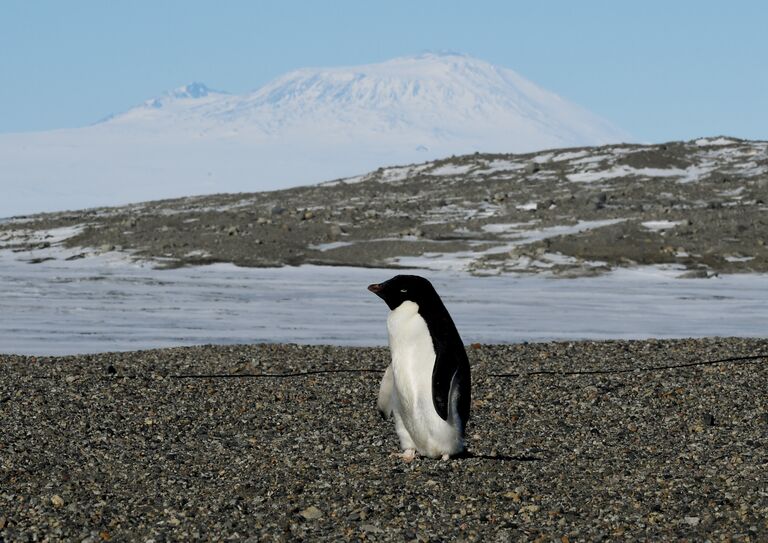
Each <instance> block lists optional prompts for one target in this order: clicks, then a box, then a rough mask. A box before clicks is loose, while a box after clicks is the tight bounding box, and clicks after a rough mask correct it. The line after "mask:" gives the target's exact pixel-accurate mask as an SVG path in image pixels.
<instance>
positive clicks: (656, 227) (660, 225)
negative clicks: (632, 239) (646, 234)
mask: <svg viewBox="0 0 768 543" xmlns="http://www.w3.org/2000/svg"><path fill="white" fill-rule="evenodd" d="M684 223H685V221H645V222H643V223H640V224H642V225H643V226H644V227H645V228H647V229H648V230H650V231H652V232H660V231H662V230H669V229H670V228H675V227H676V226H679V225H681V224H684Z"/></svg>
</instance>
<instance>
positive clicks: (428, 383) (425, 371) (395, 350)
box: [387, 301, 435, 410]
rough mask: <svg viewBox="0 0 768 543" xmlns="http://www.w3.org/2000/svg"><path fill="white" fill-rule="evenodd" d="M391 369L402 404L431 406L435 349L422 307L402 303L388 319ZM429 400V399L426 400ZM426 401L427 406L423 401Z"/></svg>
mask: <svg viewBox="0 0 768 543" xmlns="http://www.w3.org/2000/svg"><path fill="white" fill-rule="evenodd" d="M387 330H388V332H389V347H390V350H391V351H392V371H393V373H394V380H395V389H396V391H397V394H398V395H399V397H400V403H401V405H402V407H403V408H405V409H406V410H411V409H414V408H418V407H422V408H423V407H430V408H432V409H433V410H434V407H432V370H433V369H434V367H435V348H434V345H433V344H432V336H431V335H430V334H429V328H428V327H427V323H426V322H425V321H424V319H423V318H422V317H421V315H419V306H418V305H417V304H415V303H414V302H410V301H406V302H403V303H402V304H401V305H400V306H399V307H397V308H396V309H394V310H393V311H392V312H391V313H390V314H389V317H388V318H387ZM427 401H428V402H427ZM424 403H427V405H426V406H422V405H421V404H424Z"/></svg>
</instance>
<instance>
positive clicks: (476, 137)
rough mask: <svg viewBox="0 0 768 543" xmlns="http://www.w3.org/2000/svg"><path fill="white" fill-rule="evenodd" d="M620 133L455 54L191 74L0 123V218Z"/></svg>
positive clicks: (596, 141)
mask: <svg viewBox="0 0 768 543" xmlns="http://www.w3.org/2000/svg"><path fill="white" fill-rule="evenodd" d="M628 139H629V137H628V136H627V135H626V134H624V133H623V132H621V131H619V130H618V129H616V128H614V127H612V126H611V125H610V124H609V123H607V122H606V121H605V120H603V119H600V118H599V117H597V116H595V115H593V114H591V113H590V112H588V111H586V110H584V109H582V108H580V107H578V106H576V105H574V104H571V103H569V102H567V101H566V100H564V99H562V98H560V97H559V96H557V95H555V94H553V93H551V92H549V91H546V90H544V89H542V88H540V87H538V86H536V85H535V84H533V83H531V82H530V81H528V80H526V79H524V78H523V77H521V76H519V75H518V74H516V73H515V72H513V71H512V70H508V69H506V68H501V67H498V66H494V65H491V64H489V63H487V62H484V61H481V60H477V59H474V58H471V57H467V56H463V55H435V54H427V55H421V56H417V57H406V58H398V59H394V60H390V61H388V62H384V63H381V64H372V65H366V66H355V67H347V68H330V69H302V70H297V71H294V72H291V73H288V74H286V75H284V76H282V77H280V78H278V79H276V80H274V81H272V82H271V83H269V84H267V85H266V86H264V87H262V88H261V89H258V90H256V91H254V92H252V93H248V94H244V95H230V94H226V93H223V92H218V91H213V90H211V89H209V88H207V87H206V86H205V85H203V84H201V83H194V84H192V85H187V86H185V87H182V88H180V89H176V90H175V91H172V92H169V93H167V94H165V95H163V96H160V97H158V98H154V99H151V100H148V101H146V102H145V103H144V104H143V105H141V106H138V107H136V108H133V109H131V110H129V111H127V112H125V113H122V114H118V115H114V116H112V117H109V118H108V119H106V120H104V121H102V122H100V123H97V124H95V125H93V126H89V127H85V128H77V129H69V130H55V131H49V132H40V133H25V134H3V135H0V164H2V169H1V170H0V189H2V198H0V217H4V216H11V215H19V214H25V213H34V212H40V211H54V210H63V209H81V208H85V207H94V206H104V205H119V204H125V203H130V202H138V201H144V200H151V199H160V198H171V197H181V196H189V195H194V194H210V193H217V192H254V191H261V190H272V189H279V188H287V187H290V186H297V185H301V184H310V183H316V182H321V181H327V180H331V179H336V178H341V177H348V176H352V175H356V174H361V173H365V172H367V171H370V170H374V169H376V168H378V167H380V166H388V165H393V164H408V163H416V162H424V161H426V160H432V159H435V158H441V157H445V156H449V155H451V154H466V153H472V152H475V151H481V152H504V153H512V152H529V151H536V150H541V149H545V148H558V147H570V146H582V145H600V144H605V143H618V142H622V141H627V140H628Z"/></svg>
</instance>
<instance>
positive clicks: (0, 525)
mask: <svg viewBox="0 0 768 543" xmlns="http://www.w3.org/2000/svg"><path fill="white" fill-rule="evenodd" d="M6 522H8V521H7V520H5V517H0V530H2V529H3V528H5V524H6Z"/></svg>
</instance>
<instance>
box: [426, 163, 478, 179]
mask: <svg viewBox="0 0 768 543" xmlns="http://www.w3.org/2000/svg"><path fill="white" fill-rule="evenodd" d="M476 167H477V164H444V165H443V166H439V167H437V168H434V169H432V170H428V171H426V173H427V174H428V175H434V176H457V175H466V174H468V173H469V172H470V171H471V170H472V169H473V168H476Z"/></svg>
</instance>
